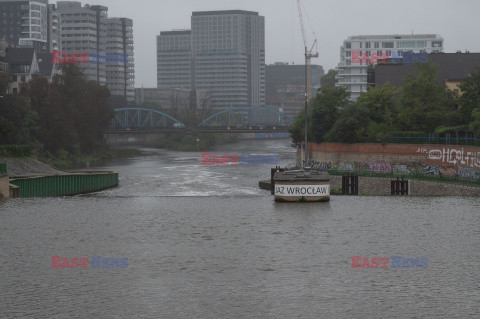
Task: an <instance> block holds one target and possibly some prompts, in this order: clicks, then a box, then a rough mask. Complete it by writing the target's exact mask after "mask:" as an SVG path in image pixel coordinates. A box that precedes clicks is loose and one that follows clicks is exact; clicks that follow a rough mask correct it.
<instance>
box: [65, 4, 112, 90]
mask: <svg viewBox="0 0 480 319" xmlns="http://www.w3.org/2000/svg"><path fill="white" fill-rule="evenodd" d="M57 10H58V12H59V13H60V14H61V29H62V30H61V41H62V43H61V46H62V52H63V53H68V54H70V55H71V54H73V53H75V52H82V53H83V52H85V53H89V54H90V53H91V52H106V35H107V25H106V23H105V20H106V19H107V11H108V8H107V7H104V6H88V5H86V6H85V7H82V4H81V3H80V2H76V1H59V2H57ZM95 60H96V61H95ZM77 65H78V66H79V67H80V68H81V69H82V71H83V73H84V74H85V75H86V77H87V78H88V79H91V80H95V81H97V82H98V83H100V84H106V83H107V76H106V71H105V63H102V62H101V61H100V59H90V61H89V63H78V64H77Z"/></svg>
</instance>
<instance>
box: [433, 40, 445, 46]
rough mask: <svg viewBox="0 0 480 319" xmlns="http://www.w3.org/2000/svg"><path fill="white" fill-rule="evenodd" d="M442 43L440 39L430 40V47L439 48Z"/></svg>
mask: <svg viewBox="0 0 480 319" xmlns="http://www.w3.org/2000/svg"><path fill="white" fill-rule="evenodd" d="M442 44H443V42H442V41H432V48H441V47H442Z"/></svg>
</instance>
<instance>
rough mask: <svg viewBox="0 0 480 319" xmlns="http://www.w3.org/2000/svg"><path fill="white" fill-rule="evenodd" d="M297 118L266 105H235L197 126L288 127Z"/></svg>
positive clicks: (233, 127)
mask: <svg viewBox="0 0 480 319" xmlns="http://www.w3.org/2000/svg"><path fill="white" fill-rule="evenodd" d="M294 121H295V119H294V118H293V117H291V116H288V115H286V114H283V113H280V112H278V111H275V110H272V109H269V108H266V107H233V108H230V109H228V110H224V111H220V112H218V113H215V114H213V115H212V116H210V117H209V118H207V119H205V120H204V121H203V122H201V123H200V124H198V126H197V128H200V129H202V128H216V127H218V128H225V127H229V128H231V129H248V128H255V129H258V128H261V129H263V128H267V127H275V128H279V129H280V128H286V127H289V126H291V125H292V124H293V122H294Z"/></svg>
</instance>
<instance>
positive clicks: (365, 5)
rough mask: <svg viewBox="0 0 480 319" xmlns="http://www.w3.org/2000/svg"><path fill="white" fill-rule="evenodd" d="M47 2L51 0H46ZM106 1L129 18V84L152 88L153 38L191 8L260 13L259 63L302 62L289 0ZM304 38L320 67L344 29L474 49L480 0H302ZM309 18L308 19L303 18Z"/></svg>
mask: <svg viewBox="0 0 480 319" xmlns="http://www.w3.org/2000/svg"><path fill="white" fill-rule="evenodd" d="M51 2H53V1H51ZM81 2H82V3H83V4H86V3H88V4H103V5H105V6H108V8H109V12H108V15H109V16H110V17H127V18H131V19H133V28H134V41H135V69H136V80H135V82H136V83H135V86H136V87H141V86H142V85H143V86H145V87H156V78H157V75H156V36H157V35H158V34H159V33H160V31H168V30H173V29H189V28H190V17H191V13H192V11H205V10H232V9H241V10H250V11H257V12H259V13H260V15H263V16H264V17H265V24H266V31H265V33H266V34H265V38H266V62H267V64H271V63H273V62H277V61H282V62H293V61H294V62H295V64H303V63H304V58H303V50H304V49H303V41H302V36H301V31H300V30H301V29H300V23H299V18H298V11H297V6H296V0H173V1H171V0H170V1H167V0H164V1H162V0H160V1H153V0H135V1H132V0H92V1H84V0H82V1H81ZM303 3H304V7H305V9H306V11H307V12H306V15H307V16H308V19H307V17H305V24H306V29H307V34H308V37H309V41H310V42H312V41H313V39H314V35H313V32H315V34H316V37H317V39H318V42H319V53H320V56H319V58H318V59H315V60H314V61H313V63H315V64H320V65H322V66H323V67H324V68H325V70H328V69H331V68H334V67H335V66H336V65H337V63H338V62H339V55H340V49H339V48H340V46H341V45H342V43H343V41H344V40H345V39H346V38H347V37H348V36H350V35H360V34H393V33H395V34H411V33H412V32H414V33H416V34H418V33H430V34H432V33H433V34H440V35H441V36H442V37H443V38H444V39H445V42H444V46H445V52H456V51H457V50H462V51H465V50H467V49H468V50H469V51H470V52H480V0H456V1H452V0H401V1H398V0H396V1H392V0H372V1H368V0H303ZM309 21H310V22H309Z"/></svg>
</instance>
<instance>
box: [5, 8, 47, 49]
mask: <svg viewBox="0 0 480 319" xmlns="http://www.w3.org/2000/svg"><path fill="white" fill-rule="evenodd" d="M47 5H48V0H35V1H18V0H0V40H5V41H7V42H9V43H11V44H14V45H17V46H22V47H29V48H34V49H35V51H36V52H37V53H45V52H48V51H49V49H50V48H49V43H48V8H47Z"/></svg>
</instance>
